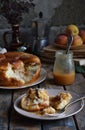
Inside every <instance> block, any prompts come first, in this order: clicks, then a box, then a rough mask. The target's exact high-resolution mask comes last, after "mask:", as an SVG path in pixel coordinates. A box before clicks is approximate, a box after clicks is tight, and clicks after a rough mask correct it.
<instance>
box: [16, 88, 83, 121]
mask: <svg viewBox="0 0 85 130" xmlns="http://www.w3.org/2000/svg"><path fill="white" fill-rule="evenodd" d="M47 91H48V93H49V94H50V95H51V96H54V95H56V94H59V93H60V92H69V93H70V94H71V95H72V100H71V101H73V100H75V99H76V98H77V97H79V96H78V95H77V94H75V93H74V92H71V91H64V90H58V89H47ZM24 95H25V94H24ZM24 95H21V96H20V97H19V98H17V99H16V100H15V102H14V109H15V110H16V111H17V112H18V113H19V114H21V115H23V116H26V117H30V118H34V119H40V120H55V119H63V118H66V117H69V116H72V115H75V114H77V113H78V112H80V111H81V110H82V109H83V107H84V100H81V101H79V102H77V103H75V104H74V105H72V106H70V108H69V109H68V110H67V111H66V112H65V114H64V115H62V116H56V117H50V116H46V115H37V114H36V113H32V112H27V111H25V110H23V109H22V108H21V107H20V101H21V99H22V97H23V96H24Z"/></svg>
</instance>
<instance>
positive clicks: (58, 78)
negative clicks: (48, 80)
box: [53, 50, 75, 85]
mask: <svg viewBox="0 0 85 130" xmlns="http://www.w3.org/2000/svg"><path fill="white" fill-rule="evenodd" d="M53 77H54V80H55V82H56V83H57V84H58V85H70V84H73V82H74V81H75V66H74V61H73V53H72V52H69V53H68V54H66V53H65V51H64V50H59V51H56V54H55V62H54V67H53Z"/></svg>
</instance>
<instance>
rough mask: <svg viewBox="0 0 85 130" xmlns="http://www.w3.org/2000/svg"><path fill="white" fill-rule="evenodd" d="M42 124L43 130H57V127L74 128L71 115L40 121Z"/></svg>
mask: <svg viewBox="0 0 85 130" xmlns="http://www.w3.org/2000/svg"><path fill="white" fill-rule="evenodd" d="M42 124H43V130H51V129H52V130H55V129H56V130H57V129H58V128H68V130H76V127H75V124H74V121H73V119H72V117H70V118H65V119H61V120H53V121H52V120H50V121H42ZM66 130H67V129H66Z"/></svg>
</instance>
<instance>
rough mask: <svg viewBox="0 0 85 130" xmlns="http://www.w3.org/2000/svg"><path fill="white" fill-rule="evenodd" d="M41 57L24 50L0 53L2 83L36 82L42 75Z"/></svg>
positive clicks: (13, 84)
mask: <svg viewBox="0 0 85 130" xmlns="http://www.w3.org/2000/svg"><path fill="white" fill-rule="evenodd" d="M40 70H41V62H40V59H39V57H37V56H35V55H33V54H28V53H24V52H7V53H4V54H0V85H2V86H22V85H25V84H27V83H32V82H34V81H35V80H36V79H37V78H38V77H39V75H40Z"/></svg>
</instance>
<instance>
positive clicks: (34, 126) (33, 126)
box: [10, 88, 41, 130]
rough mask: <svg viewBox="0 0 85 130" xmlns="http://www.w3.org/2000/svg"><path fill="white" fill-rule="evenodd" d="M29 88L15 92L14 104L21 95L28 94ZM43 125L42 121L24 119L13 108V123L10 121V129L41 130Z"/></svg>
mask: <svg viewBox="0 0 85 130" xmlns="http://www.w3.org/2000/svg"><path fill="white" fill-rule="evenodd" d="M27 90H28V88H26V89H21V90H15V91H14V97H13V103H14V101H15V99H17V98H18V97H19V96H20V95H22V94H24V93H26V92H27ZM40 128H41V123H40V121H37V120H35V119H31V118H27V117H24V116H22V115H20V114H18V113H17V112H16V111H15V110H14V108H13V106H12V113H11V121H10V129H11V130H40Z"/></svg>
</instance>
